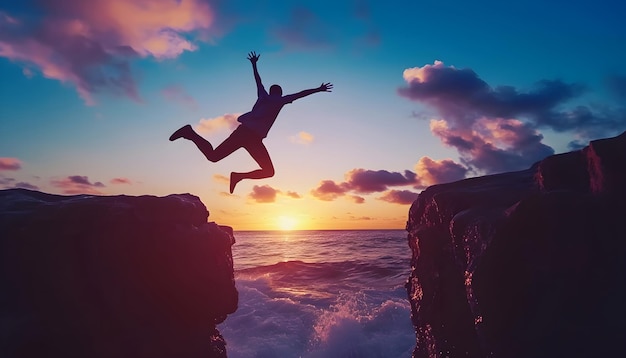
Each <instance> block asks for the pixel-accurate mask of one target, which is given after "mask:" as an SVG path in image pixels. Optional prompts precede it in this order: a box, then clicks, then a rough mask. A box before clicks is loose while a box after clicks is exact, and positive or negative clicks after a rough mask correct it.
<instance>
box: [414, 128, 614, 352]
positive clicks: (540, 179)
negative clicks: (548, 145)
mask: <svg viewBox="0 0 626 358" xmlns="http://www.w3.org/2000/svg"><path fill="white" fill-rule="evenodd" d="M625 222H626V133H623V134H622V135H620V136H618V137H615V138H609V139H603V140H597V141H593V142H591V143H590V144H589V146H588V147H586V148H584V149H582V150H580V151H575V152H570V153H565V154H560V155H554V156H550V157H548V158H546V159H545V160H543V161H541V162H539V163H536V164H535V165H533V166H532V167H531V168H530V169H527V170H524V171H520V172H513V173H505V174H498V175H489V176H484V177H478V178H471V179H466V180H461V181H458V182H454V183H449V184H441V185H435V186H432V187H429V188H428V189H426V190H425V191H424V192H422V193H421V194H420V195H419V197H418V198H417V200H416V201H415V202H414V203H413V205H412V207H411V210H410V213H409V220H408V223H407V230H408V232H409V246H410V247H411V249H412V253H413V256H412V272H411V276H410V277H409V280H408V282H407V291H408V295H409V299H410V301H411V306H412V320H413V324H414V326H415V328H416V336H417V344H416V348H415V351H414V357H420V358H421V357H507V358H508V357H514V358H515V357H520V358H521V357H608V356H615V357H624V356H626V340H625V339H624V337H626V227H625V225H624V224H625Z"/></svg>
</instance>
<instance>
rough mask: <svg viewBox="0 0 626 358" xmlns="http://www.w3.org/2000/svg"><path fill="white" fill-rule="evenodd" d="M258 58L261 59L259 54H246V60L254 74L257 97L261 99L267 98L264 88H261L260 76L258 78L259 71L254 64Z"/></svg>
mask: <svg viewBox="0 0 626 358" xmlns="http://www.w3.org/2000/svg"><path fill="white" fill-rule="evenodd" d="M259 57H261V55H260V54H258V55H257V53H256V52H254V51H252V52H250V53H248V60H249V61H250V63H251V64H252V71H253V72H254V80H255V81H256V91H257V96H258V97H261V96H262V95H265V96H267V91H266V90H265V87H263V83H262V82H261V76H259V70H257V68H256V63H257V61H258V60H259Z"/></svg>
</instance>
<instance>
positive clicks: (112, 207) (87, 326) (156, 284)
mask: <svg viewBox="0 0 626 358" xmlns="http://www.w3.org/2000/svg"><path fill="white" fill-rule="evenodd" d="M208 215H209V213H208V211H207V210H206V207H205V206H204V205H203V204H202V202H201V201H200V200H199V199H198V198H197V197H195V196H192V195H189V194H181V195H169V196H166V197H154V196H139V197H132V196H123V195H121V196H90V195H76V196H59V195H51V194H45V193H41V192H36V191H29V190H24V189H10V190H1V191H0V357H3V358H11V357H16V358H17V357H20V358H21V357H29V358H30V357H38V358H39V357H93V358H100V357H102V358H105V357H106V358H109V357H116V358H126V357H128V358H138V357H150V358H157V357H163V358H165V357H168V358H170V357H189V358H193V357H226V350H225V342H224V340H223V338H222V336H221V335H220V333H219V332H218V331H217V329H216V327H215V325H216V323H219V322H221V321H223V320H224V319H225V318H226V315H227V314H229V313H232V312H234V311H235V310H236V309H237V303H238V293H237V290H236V289H235V283H234V277H233V263H232V254H231V246H232V244H233V243H234V238H233V235H232V230H231V229H230V228H228V227H221V226H218V225H216V224H215V223H207V217H208Z"/></svg>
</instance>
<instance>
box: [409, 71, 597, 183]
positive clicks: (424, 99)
mask: <svg viewBox="0 0 626 358" xmlns="http://www.w3.org/2000/svg"><path fill="white" fill-rule="evenodd" d="M403 77H404V79H405V80H406V82H407V86H406V87H402V88H400V89H398V93H399V94H400V95H401V96H403V97H406V98H409V99H411V100H414V101H417V102H420V103H423V104H426V105H428V106H430V108H432V109H434V110H435V111H436V113H437V115H438V116H440V119H437V120H431V123H430V128H431V132H432V133H433V134H434V135H435V136H437V137H439V138H440V139H441V140H442V142H443V143H444V144H445V145H447V146H450V147H453V148H455V149H456V150H457V151H458V152H459V154H460V156H461V161H462V162H463V164H464V165H465V166H466V167H468V169H469V170H472V171H474V172H477V173H494V172H502V171H510V170H519V169H523V168H526V167H528V166H529V165H531V164H532V163H534V162H536V161H538V160H541V159H543V158H545V157H546V156H548V155H551V154H553V153H554V150H553V149H552V148H550V147H549V146H547V145H545V144H543V143H542V140H543V136H542V135H541V134H540V133H539V132H538V130H537V129H538V128H539V127H551V128H552V129H555V130H557V131H562V130H566V129H568V128H572V123H576V124H577V125H581V126H584V125H585V123H583V122H585V121H586V122H587V123H586V124H587V125H590V126H593V125H594V124H593V123H594V122H593V120H587V119H582V118H583V117H584V115H582V114H580V115H577V116H576V117H577V118H578V119H576V120H571V119H568V120H564V117H565V116H566V113H565V112H562V111H560V110H559V107H560V106H562V105H563V104H564V103H566V102H567V101H569V100H571V99H573V98H575V97H576V96H578V95H580V93H582V91H583V89H584V88H583V86H581V85H578V84H566V83H563V82H561V81H548V80H543V81H539V82H538V83H537V84H536V86H535V87H534V88H532V89H531V90H529V91H526V92H521V91H518V90H517V89H516V88H514V87H512V86H499V87H495V88H493V87H491V86H489V85H488V84H487V83H486V82H485V81H483V80H482V79H481V78H480V77H479V76H478V75H477V74H476V73H475V72H474V71H472V70H471V69H457V68H455V67H454V66H445V65H444V64H443V62H441V61H435V63H434V64H432V65H425V66H422V67H415V68H409V69H406V70H405V71H404V73H403ZM591 117H593V116H591ZM423 164H424V163H423ZM430 164H432V163H430ZM448 164H449V163H448ZM448 168H449V169H453V170H457V171H458V172H457V173H460V171H461V168H460V167H456V168H452V167H450V166H449V165H448ZM440 169H441V168H440Z"/></svg>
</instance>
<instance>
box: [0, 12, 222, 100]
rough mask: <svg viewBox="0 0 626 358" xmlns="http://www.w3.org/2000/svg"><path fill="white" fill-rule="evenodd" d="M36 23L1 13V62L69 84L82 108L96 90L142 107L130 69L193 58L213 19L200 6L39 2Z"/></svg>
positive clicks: (210, 13)
mask: <svg viewBox="0 0 626 358" xmlns="http://www.w3.org/2000/svg"><path fill="white" fill-rule="evenodd" d="M36 4H37V10H39V12H38V13H37V16H34V17H33V16H30V17H25V16H24V17H21V16H20V14H7V13H2V12H0V56H2V57H6V58H8V59H10V60H12V61H15V62H17V63H20V64H22V65H23V66H24V68H27V69H28V71H31V73H32V69H37V70H38V71H39V72H41V74H42V75H43V76H44V77H46V78H51V79H55V80H59V81H61V82H64V83H70V84H71V85H73V86H74V87H75V88H76V90H77V92H78V94H79V95H80V97H81V98H82V99H83V100H84V101H85V103H86V104H88V105H92V104H94V103H95V100H94V96H93V95H94V94H95V93H96V92H98V91H101V90H108V91H111V92H113V93H118V94H122V95H125V96H128V97H130V98H132V99H135V100H137V101H139V100H141V99H140V96H139V93H138V92H137V88H136V84H135V80H134V78H133V76H132V74H131V69H130V62H131V61H132V60H133V59H135V58H140V57H152V58H155V59H159V60H160V59H167V58H174V57H177V56H179V55H180V54H181V53H183V52H184V51H194V50H195V49H196V45H195V44H194V42H193V40H191V39H193V38H195V39H200V38H207V37H208V35H207V34H208V31H209V29H210V27H211V25H212V24H213V23H214V18H215V13H214V11H213V10H212V8H211V7H210V5H209V4H208V2H207V1H204V0H178V1H169V0H91V1H89V2H85V1H83V0H41V1H38V2H37V3H36Z"/></svg>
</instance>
